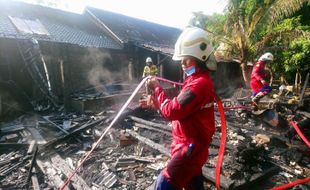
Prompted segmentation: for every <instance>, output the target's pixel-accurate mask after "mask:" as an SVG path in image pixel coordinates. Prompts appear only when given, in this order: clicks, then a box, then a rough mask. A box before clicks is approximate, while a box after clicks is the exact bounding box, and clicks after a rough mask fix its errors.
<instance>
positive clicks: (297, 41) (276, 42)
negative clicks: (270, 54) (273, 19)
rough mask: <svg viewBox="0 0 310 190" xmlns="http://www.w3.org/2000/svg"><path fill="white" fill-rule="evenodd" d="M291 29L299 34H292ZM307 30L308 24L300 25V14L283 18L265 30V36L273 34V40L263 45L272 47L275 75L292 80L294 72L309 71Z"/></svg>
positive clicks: (309, 54)
mask: <svg viewBox="0 0 310 190" xmlns="http://www.w3.org/2000/svg"><path fill="white" fill-rule="evenodd" d="M293 31H295V32H296V31H300V34H299V35H296V36H294V33H293ZM309 31H310V27H309V26H303V25H301V16H297V17H292V18H289V19H284V20H283V21H282V22H280V23H279V24H278V25H277V26H275V28H274V30H266V32H265V34H264V35H265V36H268V35H272V36H273V38H272V39H273V40H270V42H269V43H266V44H265V45H267V46H268V47H274V48H273V51H274V54H275V61H274V64H273V65H272V69H273V71H275V74H276V75H279V74H282V75H284V76H285V77H286V78H287V79H288V80H289V81H291V82H292V80H293V79H294V73H296V72H301V73H306V72H307V71H309V65H310V64H309V63H310V38H309Z"/></svg>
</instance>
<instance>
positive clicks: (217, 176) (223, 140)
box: [59, 77, 226, 190]
mask: <svg viewBox="0 0 310 190" xmlns="http://www.w3.org/2000/svg"><path fill="white" fill-rule="evenodd" d="M150 78H152V77H146V78H144V79H143V80H142V81H141V82H140V83H139V85H138V86H137V87H136V89H135V90H134V92H133V93H132V94H131V96H130V97H129V98H128V100H127V101H126V103H125V104H124V105H123V106H122V108H121V109H120V111H119V112H118V113H117V115H116V116H115V118H114V119H113V120H112V122H111V123H110V125H109V126H108V127H107V128H106V129H105V131H104V132H103V133H102V135H101V136H100V138H99V139H98V140H97V141H96V142H95V144H94V145H93V146H92V148H91V150H90V151H89V152H88V153H87V154H86V156H85V157H84V158H83V159H82V161H81V162H80V164H79V165H78V166H77V167H76V169H75V170H74V171H73V172H72V174H70V175H69V177H68V178H67V179H66V181H65V182H64V183H63V184H62V186H61V187H60V188H59V189H60V190H63V189H64V188H65V187H66V186H67V184H68V183H69V181H70V180H71V179H72V177H73V176H74V175H75V173H76V172H77V171H78V170H79V169H80V168H81V166H82V165H83V163H84V162H85V161H86V160H87V158H88V157H89V156H90V154H91V153H92V152H93V151H94V149H95V148H96V147H97V146H98V144H99V143H100V141H101V140H102V139H103V137H104V135H105V134H106V133H107V132H108V131H109V130H110V128H111V127H112V126H113V125H114V124H115V122H116V121H117V119H118V118H119V117H120V116H121V114H122V112H123V111H124V110H125V108H126V107H127V106H128V105H129V103H130V102H131V101H132V99H133V98H134V96H135V95H136V94H137V93H138V91H139V90H140V88H141V87H142V86H143V84H144V83H145V82H146V81H147V80H148V79H150ZM156 79H158V80H160V81H163V82H167V83H170V84H174V85H179V86H181V85H183V84H182V83H178V82H174V81H170V80H167V79H164V78H161V77H156ZM216 102H217V104H218V109H219V112H220V117H221V124H222V136H221V143H220V148H219V156H218V160H217V163H216V169H215V170H216V173H215V184H216V187H217V189H220V172H221V166H222V161H223V157H224V152H225V143H226V120H225V114H224V108H223V105H222V101H221V99H220V98H219V97H216Z"/></svg>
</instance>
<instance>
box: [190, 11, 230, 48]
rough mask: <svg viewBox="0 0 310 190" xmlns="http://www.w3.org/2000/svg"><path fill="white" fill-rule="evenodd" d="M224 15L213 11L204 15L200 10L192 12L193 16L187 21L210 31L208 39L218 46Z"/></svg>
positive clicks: (222, 30) (191, 24)
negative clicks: (211, 13)
mask: <svg viewBox="0 0 310 190" xmlns="http://www.w3.org/2000/svg"><path fill="white" fill-rule="evenodd" d="M225 21H226V15H224V14H219V13H214V14H213V15H204V14H203V13H202V12H193V17H192V19H191V20H190V21H189V24H188V25H189V26H196V27H199V28H202V29H205V30H206V31H208V32H209V33H210V37H211V39H210V41H211V43H212V44H213V46H214V47H218V46H219V45H220V42H221V41H223V40H224V39H223V37H222V36H224V24H225Z"/></svg>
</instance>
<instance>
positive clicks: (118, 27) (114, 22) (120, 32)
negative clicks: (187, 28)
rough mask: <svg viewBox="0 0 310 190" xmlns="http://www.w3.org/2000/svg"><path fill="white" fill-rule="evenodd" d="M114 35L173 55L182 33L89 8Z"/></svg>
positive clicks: (166, 27) (170, 28)
mask: <svg viewBox="0 0 310 190" xmlns="http://www.w3.org/2000/svg"><path fill="white" fill-rule="evenodd" d="M87 10H88V11H90V12H91V13H92V14H93V15H95V16H96V17H97V18H98V19H99V20H100V21H101V22H102V23H104V24H105V25H106V26H107V27H108V28H109V29H110V30H111V31H112V32H113V33H115V34H116V35H117V36H118V37H119V38H120V39H121V40H122V41H124V42H129V41H130V42H133V43H134V44H137V45H138V46H141V47H145V48H148V49H151V50H154V51H161V52H163V53H167V54H171V53H172V52H173V49H174V44H175V42H176V40H177V38H178V36H179V35H180V33H181V30H180V29H177V28H173V27H168V26H164V25H160V24H156V23H152V22H148V21H145V20H141V19H136V18H132V17H128V16H125V15H121V14H117V13H112V12H109V11H105V10H100V9H95V8H91V7H87Z"/></svg>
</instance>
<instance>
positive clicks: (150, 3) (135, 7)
mask: <svg viewBox="0 0 310 190" xmlns="http://www.w3.org/2000/svg"><path fill="white" fill-rule="evenodd" d="M19 1H25V2H31V3H34V2H38V1H45V2H48V1H50V2H54V3H58V6H59V8H61V9H64V10H70V11H72V12H76V13H82V12H83V9H84V7H85V6H92V7H96V8H99V9H104V10H107V11H111V12H116V13H120V14H123V15H127V16H131V17H135V18H139V19H142V20H147V21H151V22H155V23H158V24H162V25H166V26H171V27H176V28H181V29H182V28H184V27H185V26H186V25H187V23H188V21H189V19H190V18H191V16H192V12H198V11H201V12H203V13H204V14H206V15H212V14H213V13H221V12H223V10H224V8H225V6H226V4H227V0H189V1H188V0H19Z"/></svg>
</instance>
